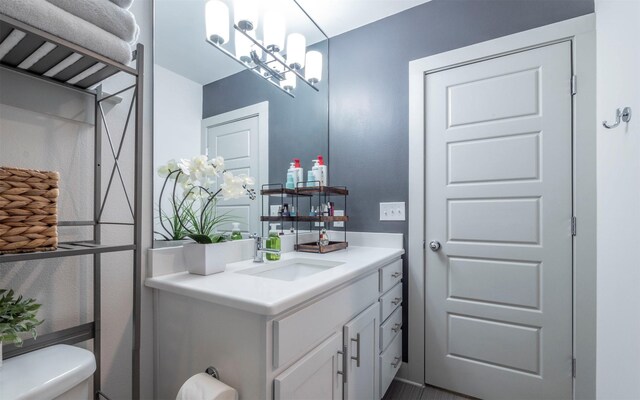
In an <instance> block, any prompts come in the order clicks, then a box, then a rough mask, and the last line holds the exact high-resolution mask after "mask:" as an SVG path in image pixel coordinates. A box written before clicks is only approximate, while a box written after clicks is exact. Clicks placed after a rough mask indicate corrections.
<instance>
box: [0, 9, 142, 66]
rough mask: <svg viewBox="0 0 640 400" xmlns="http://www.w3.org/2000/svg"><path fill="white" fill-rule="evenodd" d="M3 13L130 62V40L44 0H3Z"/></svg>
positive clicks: (1, 11)
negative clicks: (126, 40)
mask: <svg viewBox="0 0 640 400" xmlns="http://www.w3.org/2000/svg"><path fill="white" fill-rule="evenodd" d="M0 14H5V15H7V16H9V17H11V18H15V19H17V20H19V21H22V22H24V23H26V24H29V25H31V26H33V27H35V28H38V29H41V30H43V31H46V32H49V33H51V34H52V35H54V36H58V37H60V38H62V39H65V40H68V41H70V42H73V43H75V44H77V45H79V46H82V47H84V48H87V49H89V50H92V51H95V52H96V53H98V54H102V55H103V56H105V57H107V58H110V59H112V60H114V61H117V62H119V63H122V64H128V63H130V62H131V46H130V45H129V43H127V42H125V41H124V40H122V39H120V38H118V37H117V36H114V35H112V34H111V33H109V32H107V31H105V30H103V29H100V28H98V27H97V26H95V25H93V24H91V23H90V22H87V21H85V20H83V19H82V18H79V17H76V16H75V15H73V14H70V13H68V12H66V11H64V10H63V9H61V8H58V7H56V6H54V5H53V4H51V3H49V2H47V1H45V0H2V1H0Z"/></svg>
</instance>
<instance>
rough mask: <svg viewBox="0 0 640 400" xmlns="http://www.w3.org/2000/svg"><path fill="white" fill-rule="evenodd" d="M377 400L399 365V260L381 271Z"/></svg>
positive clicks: (400, 273)
mask: <svg viewBox="0 0 640 400" xmlns="http://www.w3.org/2000/svg"><path fill="white" fill-rule="evenodd" d="M379 274H380V299H379V303H380V326H379V348H378V354H379V358H378V359H379V371H380V378H379V382H380V397H378V398H381V397H382V396H384V393H385V392H386V391H387V389H388V388H389V385H391V381H393V378H394V377H395V376H396V374H397V373H398V370H399V369H400V366H401V364H402V260H396V261H394V262H392V263H391V264H389V265H387V266H385V267H382V268H380V270H379Z"/></svg>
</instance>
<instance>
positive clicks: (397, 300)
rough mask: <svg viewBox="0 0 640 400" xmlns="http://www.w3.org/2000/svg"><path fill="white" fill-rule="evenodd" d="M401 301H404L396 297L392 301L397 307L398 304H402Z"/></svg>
mask: <svg viewBox="0 0 640 400" xmlns="http://www.w3.org/2000/svg"><path fill="white" fill-rule="evenodd" d="M401 301H402V299H401V298H400V297H396V298H395V299H393V300H391V304H393V305H394V306H397V305H398V304H400V302H401Z"/></svg>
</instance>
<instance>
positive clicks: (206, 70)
mask: <svg viewBox="0 0 640 400" xmlns="http://www.w3.org/2000/svg"><path fill="white" fill-rule="evenodd" d="M272 1H280V2H282V3H283V5H286V6H287V7H291V10H292V11H291V12H297V13H300V11H299V10H298V9H297V8H295V7H292V5H293V0H270V2H272ZM428 1H430V0H298V2H299V4H300V5H301V6H302V7H303V8H304V9H305V10H306V11H307V13H309V15H310V16H311V17H312V18H313V19H314V20H315V22H316V23H317V24H318V25H319V26H320V27H321V28H322V30H324V32H325V33H326V34H327V36H329V37H333V36H337V35H340V34H342V33H345V32H348V31H350V30H352V29H356V28H358V27H360V26H363V25H366V24H369V23H371V22H374V21H377V20H379V19H382V18H385V17H388V16H390V15H393V14H396V13H399V12H401V11H404V10H406V9H409V8H411V7H415V6H417V5H419V4H422V3H426V2H428ZM204 2H205V0H156V2H155V49H154V51H155V53H154V56H155V62H156V64H158V65H160V66H162V67H164V68H167V69H169V70H171V71H173V72H175V73H177V74H179V75H182V76H184V77H186V78H188V79H190V80H192V81H194V82H197V83H199V84H201V85H205V84H207V83H211V82H214V81H216V80H218V79H222V78H224V77H227V76H229V75H233V74H235V73H238V72H240V71H242V70H243V67H242V66H241V65H239V64H238V63H236V62H235V61H233V60H231V59H230V58H228V57H227V56H226V55H224V54H223V53H222V52H220V51H219V50H217V49H215V48H214V47H213V46H211V45H210V44H208V43H206V42H205V40H204V38H205V27H204V15H203V14H204ZM261 3H262V4H265V2H261ZM300 15H301V14H300ZM287 20H288V21H290V20H295V21H296V22H298V23H297V25H298V26H296V27H295V29H297V31H299V32H300V33H303V34H304V35H305V36H306V37H307V38H315V39H309V42H310V43H313V42H316V41H318V38H319V36H318V32H317V30H316V29H315V27H314V26H313V25H312V24H311V23H310V22H307V21H303V18H302V17H297V18H294V17H291V18H288V19H287ZM305 23H306V25H305ZM230 44H231V45H233V43H230Z"/></svg>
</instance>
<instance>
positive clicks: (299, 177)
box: [293, 158, 304, 187]
mask: <svg viewBox="0 0 640 400" xmlns="http://www.w3.org/2000/svg"><path fill="white" fill-rule="evenodd" d="M293 164H294V167H295V169H296V175H294V180H295V182H296V187H297V186H298V183H299V182H304V171H303V170H302V166H301V165H300V159H299V158H294V159H293Z"/></svg>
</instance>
